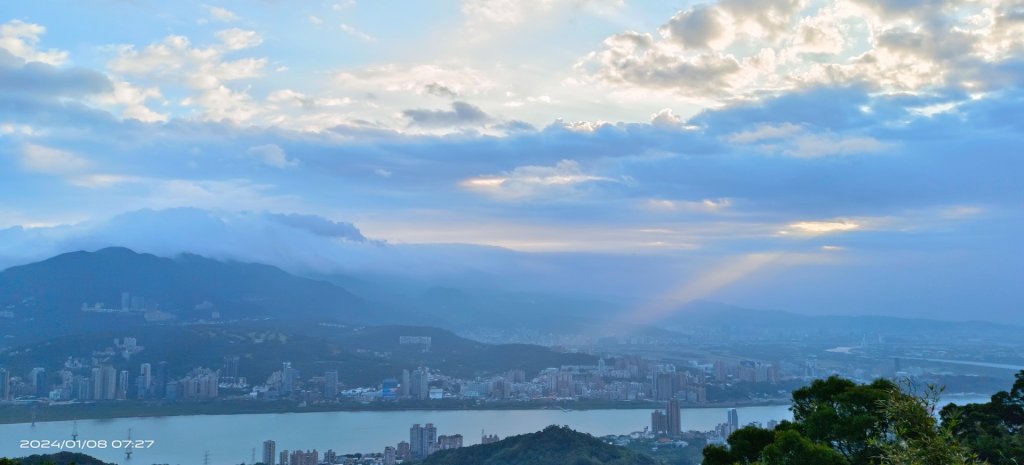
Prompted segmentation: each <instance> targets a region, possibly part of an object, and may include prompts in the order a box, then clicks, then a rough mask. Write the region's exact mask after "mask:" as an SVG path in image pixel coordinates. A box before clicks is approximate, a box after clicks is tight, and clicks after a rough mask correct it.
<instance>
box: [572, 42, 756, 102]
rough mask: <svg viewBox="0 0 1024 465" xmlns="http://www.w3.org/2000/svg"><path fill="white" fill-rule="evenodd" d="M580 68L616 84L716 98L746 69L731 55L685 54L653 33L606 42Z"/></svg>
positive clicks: (582, 61)
mask: <svg viewBox="0 0 1024 465" xmlns="http://www.w3.org/2000/svg"><path fill="white" fill-rule="evenodd" d="M577 68H578V69H581V70H585V71H587V72H592V73H594V75H595V76H597V77H598V78H599V79H601V80H603V81H605V82H609V83H613V84H619V85H631V86H640V87H648V88H652V89H665V90H673V91H677V92H680V93H682V94H685V95H695V94H704V93H706V94H711V95H712V96H715V95H720V94H722V93H723V92H724V90H725V89H728V88H730V87H731V86H732V84H730V83H731V82H732V81H733V79H734V77H735V76H737V75H738V74H739V73H740V71H741V70H742V69H743V66H742V65H741V63H740V62H739V61H738V60H736V58H735V57H733V56H732V55H729V54H723V53H719V52H706V53H700V54H696V55H688V54H683V53H679V52H678V51H677V50H676V49H675V48H674V47H672V46H666V45H664V44H662V43H660V42H657V41H656V40H655V39H654V38H653V37H652V36H651V35H650V34H641V33H636V32H627V33H623V34H619V35H616V36H612V37H609V38H608V39H605V41H604V49H602V50H600V51H597V52H592V53H590V54H588V55H587V56H586V57H584V58H583V60H581V61H580V62H579V63H578V64H577Z"/></svg>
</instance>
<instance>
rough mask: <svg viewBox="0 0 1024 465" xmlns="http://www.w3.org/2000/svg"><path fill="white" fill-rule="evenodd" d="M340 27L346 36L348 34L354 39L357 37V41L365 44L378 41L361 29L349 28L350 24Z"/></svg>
mask: <svg viewBox="0 0 1024 465" xmlns="http://www.w3.org/2000/svg"><path fill="white" fill-rule="evenodd" d="M339 27H340V28H341V30H342V31H343V32H345V34H348V35H350V36H352V37H355V38H356V39H359V40H361V41H363V42H376V41H377V39H376V38H375V37H373V36H371V35H369V34H367V33H365V32H363V31H360V30H359V29H356V28H355V27H352V26H349V25H348V24H342V25H341V26H339Z"/></svg>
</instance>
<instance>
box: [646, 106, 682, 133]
mask: <svg viewBox="0 0 1024 465" xmlns="http://www.w3.org/2000/svg"><path fill="white" fill-rule="evenodd" d="M682 123H683V119H682V118H680V117H678V116H676V115H675V114H674V113H672V109H670V108H662V109H661V110H659V111H658V112H657V113H655V114H653V115H651V126H658V127H663V128H678V127H680V126H682Z"/></svg>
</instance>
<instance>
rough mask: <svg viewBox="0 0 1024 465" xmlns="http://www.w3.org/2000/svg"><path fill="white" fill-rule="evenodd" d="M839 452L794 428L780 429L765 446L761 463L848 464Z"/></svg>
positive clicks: (769, 464)
mask: <svg viewBox="0 0 1024 465" xmlns="http://www.w3.org/2000/svg"><path fill="white" fill-rule="evenodd" d="M848 464H849V462H848V461H847V460H846V458H845V457H843V456H842V454H840V453H839V452H836V451H835V450H833V449H832V448H831V447H829V446H827V445H825V444H819V443H815V442H814V441H812V440H810V439H808V438H807V437H805V436H803V435H801V434H800V433H799V432H797V431H794V430H786V431H780V432H778V434H776V436H775V441H774V442H772V443H771V444H770V445H768V446H767V447H765V448H764V451H763V452H762V454H761V465H848Z"/></svg>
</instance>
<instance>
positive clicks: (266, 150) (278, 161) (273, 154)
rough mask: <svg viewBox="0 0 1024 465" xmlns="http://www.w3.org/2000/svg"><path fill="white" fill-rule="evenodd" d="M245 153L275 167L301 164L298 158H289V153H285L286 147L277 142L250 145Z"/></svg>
mask: <svg viewBox="0 0 1024 465" xmlns="http://www.w3.org/2000/svg"><path fill="white" fill-rule="evenodd" d="M245 153H246V154H248V155H249V156H251V157H254V158H256V159H258V160H259V161H260V162H262V163H264V164H266V165H268V166H273V167H274V168H288V167H292V166H297V165H298V164H299V161H298V160H297V159H294V158H288V154H286V153H285V151H284V149H282V148H281V147H280V146H278V145H276V144H266V145H257V146H255V147H249V148H248V149H247V150H246V151H245Z"/></svg>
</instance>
